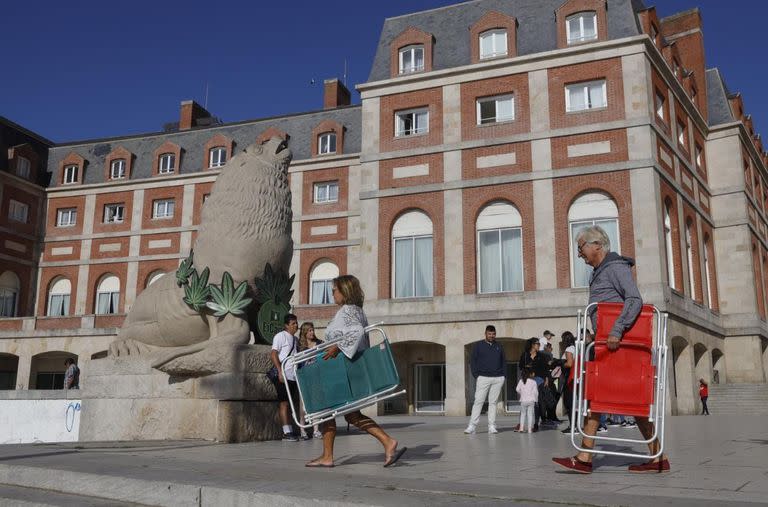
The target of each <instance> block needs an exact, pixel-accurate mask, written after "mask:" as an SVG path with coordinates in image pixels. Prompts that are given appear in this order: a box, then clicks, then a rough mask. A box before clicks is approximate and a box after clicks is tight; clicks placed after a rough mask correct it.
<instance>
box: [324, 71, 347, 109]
mask: <svg viewBox="0 0 768 507" xmlns="http://www.w3.org/2000/svg"><path fill="white" fill-rule="evenodd" d="M323 85H324V87H325V88H324V92H323V109H333V108H334V107H340V106H348V105H349V104H350V97H349V90H347V87H346V86H344V84H343V83H341V82H340V81H339V80H338V79H336V78H333V79H326V80H325V81H323Z"/></svg>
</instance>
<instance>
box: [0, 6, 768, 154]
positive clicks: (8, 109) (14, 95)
mask: <svg viewBox="0 0 768 507" xmlns="http://www.w3.org/2000/svg"><path fill="white" fill-rule="evenodd" d="M453 3H456V2H455V1H454V0H381V1H359V0H358V1H352V0H324V1H322V2H319V1H298V2H287V1H284V2H261V1H253V0H251V1H247V2H246V1H243V2H218V3H216V2H205V4H199V5H198V4H197V2H189V1H187V2H181V1H154V2H150V1H146V0H132V1H131V2H109V1H103V0H100V1H80V0H72V1H70V2H61V1H56V2H53V1H48V0H45V1H38V2H12V3H9V5H4V6H3V10H2V28H0V55H2V62H3V72H2V77H0V115H2V116H5V117H7V118H10V119H11V120H13V121H15V122H17V123H19V124H21V125H23V126H25V127H27V128H29V129H31V130H33V131H35V132H38V133H39V134H41V135H43V136H45V137H48V138H49V139H51V140H53V141H56V142H64V141H71V140H78V139H90V138H98V137H108V136H118V135H129V134H136V133H141V132H153V131H158V130H160V129H161V128H162V125H163V124H164V123H166V122H169V121H176V120H177V119H178V109H179V103H180V101H182V100H184V99H195V100H197V101H198V102H200V103H202V102H204V101H205V90H206V84H207V85H208V108H209V110H210V111H211V112H212V113H213V114H215V115H216V116H219V117H220V118H222V119H223V120H224V121H226V122H230V121H239V120H246V119H254V118H261V117H266V116H274V115H282V114H287V113H291V112H301V111H309V110H316V109H320V108H322V80H323V79H324V78H329V77H335V76H339V77H341V75H342V73H343V71H344V60H345V59H346V60H347V62H348V80H347V82H348V84H349V86H350V88H352V87H353V86H354V84H356V83H361V82H364V81H365V80H366V79H367V77H368V72H369V70H370V64H371V61H372V59H373V55H374V52H375V49H376V44H377V41H378V36H379V31H380V29H381V25H382V22H383V20H384V18H385V17H391V16H397V15H401V14H407V13H410V12H416V11H419V10H424V9H430V8H434V7H441V6H445V5H450V4H453ZM647 3H649V4H651V2H647ZM203 5H204V6H203ZM655 5H656V6H657V9H658V11H659V14H660V15H661V16H666V15H670V14H673V13H675V12H679V11H681V10H686V9H689V8H692V7H696V6H698V7H699V8H700V9H701V11H702V15H703V18H704V37H705V49H706V53H707V65H708V66H709V67H714V66H716V67H719V68H720V69H721V71H722V72H723V75H724V76H725V79H726V81H727V83H728V86H729V87H730V89H731V90H732V91H741V92H742V95H743V97H744V101H745V105H746V111H747V112H748V113H751V114H752V115H753V119H754V122H755V126H756V129H757V131H758V132H761V131H762V132H765V133H766V135H768V103H766V100H765V99H764V98H763V97H764V93H761V92H762V90H763V89H764V88H765V86H766V84H767V83H766V81H767V79H766V78H768V70H767V66H766V65H765V63H764V62H765V59H764V54H763V44H762V43H761V42H762V40H763V38H762V37H759V36H758V34H760V33H763V30H764V29H765V28H764V26H765V21H764V20H765V17H766V15H768V3H764V2H746V1H742V2H725V1H722V0H699V1H698V2H696V1H694V0H658V2H657V3H656V4H655ZM735 5H739V6H743V7H744V8H734V6H735ZM312 79H314V80H315V81H316V83H315V84H314V85H313V84H310V83H311V80H312ZM353 102H359V95H358V94H357V92H355V91H353ZM763 126H766V128H765V129H763V128H762V127H763Z"/></svg>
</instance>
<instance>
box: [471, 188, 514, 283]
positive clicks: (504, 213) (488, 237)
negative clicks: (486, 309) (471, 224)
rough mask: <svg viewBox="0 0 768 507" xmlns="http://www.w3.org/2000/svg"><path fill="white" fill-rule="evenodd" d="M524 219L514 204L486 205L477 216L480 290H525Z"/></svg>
mask: <svg viewBox="0 0 768 507" xmlns="http://www.w3.org/2000/svg"><path fill="white" fill-rule="evenodd" d="M522 225H523V221H522V218H521V217H520V213H519V212H518V211H517V209H516V208H515V207H514V206H512V205H511V204H508V203H505V202H495V203H491V204H489V205H487V206H486V207H485V208H483V210H482V211H481V212H480V215H479V216H478V217H477V225H476V230H477V261H478V264H477V279H478V292H480V293H481V294H482V293H489V292H511V291H520V290H523V241H522V235H523V232H522Z"/></svg>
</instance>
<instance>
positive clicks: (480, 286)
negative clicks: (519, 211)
mask: <svg viewBox="0 0 768 507" xmlns="http://www.w3.org/2000/svg"><path fill="white" fill-rule="evenodd" d="M504 231H520V252H519V253H520V259H521V262H520V264H521V266H522V270H521V275H522V278H521V280H522V285H521V287H520V288H519V289H507V290H505V289H504V287H502V288H501V290H499V291H490V290H483V283H482V280H483V279H482V276H481V270H482V266H481V265H480V234H481V233H484V232H486V233H487V232H497V233H498V234H499V248H501V233H502V232H504ZM475 235H476V238H475V239H476V240H477V249H476V250H477V251H476V252H475V255H476V258H477V293H478V294H501V293H508V292H523V291H524V290H525V263H524V262H523V260H522V258H523V246H522V241H523V228H522V227H500V228H498V229H478V230H477V231H475ZM503 262H504V256H503V255H501V254H500V255H499V275H501V273H502V264H503Z"/></svg>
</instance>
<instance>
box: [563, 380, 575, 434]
mask: <svg viewBox="0 0 768 507" xmlns="http://www.w3.org/2000/svg"><path fill="white" fill-rule="evenodd" d="M563 408H565V413H566V415H567V416H568V426H569V427H570V425H571V424H572V423H573V421H571V409H572V408H573V389H572V388H571V387H570V386H566V387H565V389H563Z"/></svg>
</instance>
